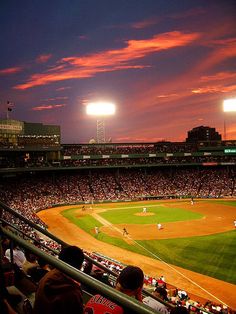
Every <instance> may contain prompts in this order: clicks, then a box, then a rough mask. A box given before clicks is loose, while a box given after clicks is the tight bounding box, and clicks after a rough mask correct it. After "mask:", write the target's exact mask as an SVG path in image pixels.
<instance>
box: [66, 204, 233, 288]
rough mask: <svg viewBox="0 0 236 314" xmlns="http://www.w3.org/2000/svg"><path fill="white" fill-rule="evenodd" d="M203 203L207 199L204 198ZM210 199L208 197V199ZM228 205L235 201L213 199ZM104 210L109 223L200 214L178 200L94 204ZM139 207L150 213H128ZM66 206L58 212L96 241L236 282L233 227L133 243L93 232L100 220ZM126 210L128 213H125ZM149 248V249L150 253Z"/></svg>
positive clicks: (169, 219) (194, 217)
mask: <svg viewBox="0 0 236 314" xmlns="http://www.w3.org/2000/svg"><path fill="white" fill-rule="evenodd" d="M204 202H205V203H206V206H207V201H204ZM211 202H212V201H211ZM216 202H217V203H219V202H220V203H222V204H224V205H228V206H236V201H229V202H228V201H218V200H217V201H216ZM111 206H112V208H113V209H112V210H107V211H106V212H102V213H100V214H99V215H100V216H102V217H103V218H105V219H106V220H108V221H109V222H110V223H112V224H124V223H125V224H126V225H128V224H129V223H132V224H150V223H151V224H152V223H156V220H157V219H158V222H170V221H183V220H193V219H199V218H201V217H202V215H201V214H198V213H194V212H191V211H187V210H185V209H182V208H181V202H178V203H176V208H175V207H173V203H172V205H171V207H168V203H167V202H165V206H162V203H161V201H160V202H159V203H154V202H151V201H150V202H149V203H147V202H145V203H142V202H140V203H139V204H138V205H137V203H135V204H134V203H125V204H124V203H122V204H120V203H117V204H112V205H111V204H101V205H96V209H97V208H99V207H100V208H106V207H107V209H110V208H111ZM143 207H146V208H147V210H148V211H151V212H152V213H154V215H153V216H141V217H140V216H136V215H132V221H130V217H131V214H134V213H138V212H142V209H143ZM77 209H78V208H77V207H75V208H72V209H67V210H65V211H63V212H62V214H63V216H64V217H66V218H67V219H69V220H70V221H71V222H73V223H74V224H76V225H77V226H78V227H79V228H81V229H83V230H85V231H86V232H87V233H89V234H90V235H92V236H94V237H95V238H97V239H98V240H100V241H104V242H107V243H110V244H113V245H116V246H119V247H122V248H124V249H127V250H130V251H132V252H137V253H139V254H142V255H146V256H150V257H153V258H155V256H156V258H157V259H159V258H160V259H162V260H164V261H165V262H167V263H170V264H173V265H177V266H180V267H182V268H185V269H189V270H192V271H195V272H198V273H201V274H204V275H207V276H211V277H214V278H217V279H221V280H223V281H227V282H230V283H233V284H236V251H235V247H236V230H232V231H230V232H225V233H220V234H214V235H209V236H197V237H189V238H176V239H162V240H160V239H159V240H138V241H136V242H137V244H134V245H129V244H127V243H126V242H125V241H124V240H123V239H118V238H115V237H111V236H108V235H107V234H104V233H102V232H100V233H99V234H98V235H95V234H94V227H95V226H98V227H100V226H101V223H100V222H99V221H97V220H96V219H95V218H93V217H91V216H90V215H87V216H83V217H80V218H77V217H76V215H75V210H77ZM127 211H129V214H128V215H127ZM151 252H152V253H151Z"/></svg>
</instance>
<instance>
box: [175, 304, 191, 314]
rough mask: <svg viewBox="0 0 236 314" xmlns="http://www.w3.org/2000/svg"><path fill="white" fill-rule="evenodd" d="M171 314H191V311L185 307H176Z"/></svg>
mask: <svg viewBox="0 0 236 314" xmlns="http://www.w3.org/2000/svg"><path fill="white" fill-rule="evenodd" d="M170 314H189V311H188V310H187V309H186V307H184V306H176V307H174V308H172V309H171V311H170Z"/></svg>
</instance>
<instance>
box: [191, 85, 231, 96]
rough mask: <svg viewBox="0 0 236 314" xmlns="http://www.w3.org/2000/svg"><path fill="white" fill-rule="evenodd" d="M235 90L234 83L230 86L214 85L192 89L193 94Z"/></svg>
mask: <svg viewBox="0 0 236 314" xmlns="http://www.w3.org/2000/svg"><path fill="white" fill-rule="evenodd" d="M233 91H236V84H234V85H230V86H223V85H215V86H205V87H199V88H197V89H193V90H192V93H194V94H208V93H228V92H233Z"/></svg>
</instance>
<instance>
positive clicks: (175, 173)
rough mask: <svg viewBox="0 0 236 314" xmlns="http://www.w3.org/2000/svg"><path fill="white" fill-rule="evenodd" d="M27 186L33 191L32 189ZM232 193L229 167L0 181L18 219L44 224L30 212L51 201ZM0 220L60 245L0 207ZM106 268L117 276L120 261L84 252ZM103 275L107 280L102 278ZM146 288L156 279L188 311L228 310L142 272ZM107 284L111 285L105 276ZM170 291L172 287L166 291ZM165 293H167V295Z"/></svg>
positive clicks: (1, 194)
mask: <svg viewBox="0 0 236 314" xmlns="http://www.w3.org/2000/svg"><path fill="white" fill-rule="evenodd" d="M32 187H33V189H32ZM235 195H236V185H235V169H233V168H230V167H212V168H209V167H205V168H203V167H199V168H197V169H196V168H191V167H190V168H171V169H169V168H168V169H155V170H153V169H152V170H150V169H119V170H111V169H109V170H108V169H107V170H104V169H103V170H102V171H99V170H89V171H83V172H77V173H75V172H73V173H71V172H66V173H62V172H59V173H53V174H51V175H50V174H43V173H42V174H28V175H27V174H25V175H21V176H18V177H17V178H16V177H14V178H4V181H3V180H2V181H1V182H0V197H1V200H2V201H3V202H4V203H6V204H7V205H8V206H9V207H11V208H13V209H14V210H16V211H17V212H19V213H20V214H22V215H23V216H24V217H27V218H28V219H29V220H31V221H33V222H34V223H36V224H38V225H40V226H42V227H43V228H45V227H46V226H45V224H44V223H43V222H42V221H41V220H40V219H39V218H38V217H37V215H36V214H35V211H37V210H40V209H44V208H47V207H51V206H52V205H54V204H66V203H76V202H83V203H91V202H93V201H97V200H98V201H99V200H110V201H112V200H113V201H115V200H128V199H145V198H152V197H154V198H155V197H158V196H162V197H166V198H169V197H171V198H172V197H185V196H193V197H194V198H196V197H204V198H205V197H206V198H209V197H210V198H218V197H227V196H230V197H232V196H235ZM2 218H3V219H5V220H6V221H8V222H10V223H12V224H13V225H17V226H18V227H19V228H20V229H21V230H22V231H24V232H25V233H27V234H29V235H30V236H31V237H32V238H33V239H35V240H38V241H39V242H40V243H41V244H44V245H45V246H49V247H51V248H53V249H55V250H57V251H59V250H60V245H58V244H57V243H56V242H55V241H52V240H50V239H47V238H45V237H41V236H40V235H39V234H38V233H37V232H36V231H35V230H33V228H31V227H30V226H28V225H27V224H25V223H23V222H22V221H21V220H20V219H18V218H17V219H16V218H15V217H13V215H11V214H9V213H6V211H3V213H2ZM86 254H88V255H90V256H92V257H93V258H94V259H96V260H98V261H99V262H100V263H102V264H103V265H105V266H107V267H108V268H109V269H110V270H112V271H115V272H117V274H120V272H121V271H122V269H123V268H124V267H123V265H121V264H119V263H117V262H114V261H110V260H108V259H107V258H103V257H99V256H97V255H96V254H95V253H89V252H86ZM91 271H92V274H93V276H94V277H95V278H97V279H99V280H105V278H104V277H106V276H104V272H103V273H102V276H101V273H100V274H99V272H96V271H95V270H94V269H93V270H91ZM106 279H107V278H106ZM144 282H145V285H146V286H147V287H149V288H150V287H152V288H153V289H154V290H155V289H156V287H157V286H159V284H160V283H161V287H162V288H164V289H167V297H168V302H170V303H172V304H175V305H176V304H177V305H183V306H185V307H186V308H188V309H190V308H191V310H192V311H193V312H198V310H197V308H198V307H204V308H205V309H206V311H211V312H213V313H228V309H227V308H225V307H224V306H223V305H218V304H212V303H209V302H208V303H207V304H200V303H199V302H195V301H190V300H189V298H188V297H183V296H182V295H183V293H182V294H181V293H178V290H176V292H175V293H172V292H173V291H172V290H170V289H169V291H168V285H166V284H165V280H163V278H160V277H157V278H152V277H149V276H148V275H145V276H144ZM107 283H108V284H111V285H114V283H113V284H112V282H110V281H109V280H108V281H107ZM170 291H172V292H171V293H170ZM168 293H169V294H168Z"/></svg>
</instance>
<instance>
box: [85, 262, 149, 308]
mask: <svg viewBox="0 0 236 314" xmlns="http://www.w3.org/2000/svg"><path fill="white" fill-rule="evenodd" d="M143 281H144V274H143V271H142V270H141V269H140V268H139V267H136V266H127V267H125V268H124V269H123V270H122V271H121V273H120V275H119V276H118V278H117V282H116V290H118V291H120V292H123V293H124V294H126V295H128V296H130V297H135V299H136V300H139V301H141V302H142V295H141V293H142V287H143ZM84 313H85V314H89V313H93V314H102V313H109V314H123V313H124V310H123V309H122V307H121V306H119V305H117V304H115V303H114V302H112V301H110V300H108V299H106V298H105V297H103V296H101V295H99V294H96V295H94V296H93V297H92V298H91V299H90V300H89V301H88V303H87V304H86V306H85V311H84Z"/></svg>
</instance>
